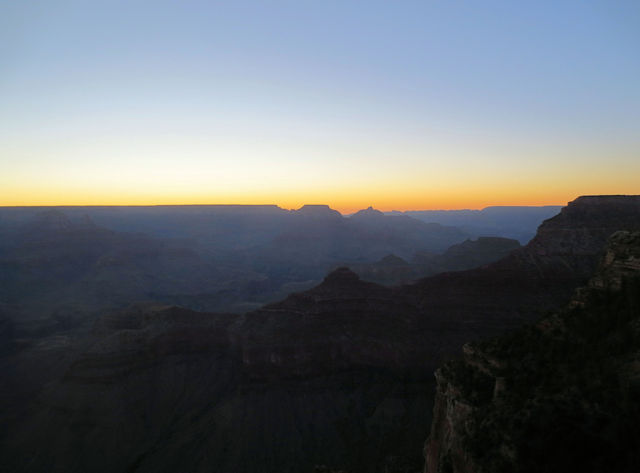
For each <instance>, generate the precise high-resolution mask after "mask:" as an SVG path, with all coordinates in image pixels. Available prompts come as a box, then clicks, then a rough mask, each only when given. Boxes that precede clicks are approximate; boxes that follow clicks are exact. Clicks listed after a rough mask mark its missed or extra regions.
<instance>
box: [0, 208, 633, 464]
mask: <svg viewBox="0 0 640 473" xmlns="http://www.w3.org/2000/svg"><path fill="white" fill-rule="evenodd" d="M591 207H595V208H596V210H594V209H592V208H591ZM598 209H602V211H600V210H598ZM572 222H573V223H572ZM625 227H635V228H640V199H637V198H625V197H612V198H604V199H598V198H581V199H577V200H576V201H574V202H573V203H571V204H570V205H569V207H568V208H567V209H565V210H564V211H563V213H562V214H561V215H560V216H558V217H556V218H554V219H550V220H548V221H546V222H545V223H544V224H543V225H542V226H541V229H540V230H541V233H540V235H539V238H537V239H536V240H534V242H532V243H531V244H530V245H529V246H527V247H525V248H523V249H522V250H517V251H516V252H515V253H512V254H511V255H510V256H508V257H507V258H505V259H504V260H502V261H500V262H498V263H495V264H493V265H490V266H488V267H485V268H482V269H478V270H472V271H465V272H461V273H448V274H444V275H440V276H436V277H433V278H427V279H424V280H421V281H419V282H418V283H416V284H414V285H411V286H401V287H396V288H386V287H382V286H378V285H376V284H373V283H368V282H364V281H361V280H360V279H359V278H358V277H357V275H355V274H354V273H352V272H351V271H350V270H348V269H344V268H343V269H339V270H337V271H335V272H333V273H331V274H330V275H329V276H327V278H326V279H325V280H324V281H323V282H322V284H320V285H319V286H317V287H315V288H314V289H312V290H310V291H307V292H303V293H298V294H293V295H291V296H289V297H288V298H287V299H285V300H283V301H282V302H279V303H277V304H271V305H268V306H265V307H264V308H262V309H260V310H258V311H255V312H250V313H248V314H245V315H242V316H239V315H225V314H211V313H198V312H194V311H190V310H186V309H180V308H176V307H157V306H155V307H153V306H151V307H149V306H144V307H143V306H141V307H134V308H131V309H129V310H127V311H124V312H119V313H117V314H113V315H109V316H105V317H103V318H102V319H101V320H100V321H99V322H98V323H97V324H96V326H95V327H94V329H93V331H92V333H91V334H89V336H87V337H84V338H79V339H78V340H74V339H65V340H58V339H53V338H52V339H46V340H43V341H42V343H41V344H40V345H39V346H38V347H37V350H36V348H32V349H29V350H28V351H27V350H26V351H23V352H22V353H17V354H16V353H14V354H12V355H11V358H9V359H7V358H0V362H1V363H2V366H0V367H1V368H3V369H2V370H0V378H1V379H0V381H1V383H0V385H1V386H2V387H3V388H2V390H0V396H2V399H1V400H2V403H1V404H0V405H1V406H2V412H0V415H2V418H3V419H4V422H3V423H2V424H1V425H0V469H2V468H4V469H5V470H6V471H25V472H26V471H28V472H39V471H51V472H63V471H64V472H84V471H94V472H152V471H153V472H174V471H189V472H200V471H217V472H230V473H242V472H307V471H308V472H311V471H314V469H315V470H317V471H330V470H335V471H338V470H344V471H349V472H378V471H379V472H382V471H385V472H389V473H391V472H397V473H399V472H411V471H418V470H419V469H420V468H421V467H422V463H423V459H422V454H421V451H422V445H423V443H424V439H425V438H426V436H427V434H428V426H429V423H430V413H431V411H432V409H431V407H430V406H431V405H432V401H433V393H434V387H435V386H434V382H433V376H432V373H433V370H434V369H435V368H436V367H437V366H438V365H439V364H440V363H441V361H442V360H443V358H444V357H446V356H449V355H451V354H452V353H455V352H456V351H457V350H459V348H460V347H461V346H462V345H463V344H464V342H466V341H468V340H470V339H473V338H475V337H478V336H480V335H491V334H496V333H498V332H500V331H502V330H504V329H505V328H507V327H512V326H514V325H516V324H519V323H521V322H522V321H523V320H531V319H532V318H533V317H535V316H536V315H537V314H539V311H540V310H543V309H545V308H554V307H558V306H559V305H561V304H564V303H566V302H567V300H568V299H569V296H570V294H571V291H572V290H573V289H574V288H575V287H576V286H577V285H578V284H579V283H582V282H583V281H584V280H585V279H586V278H587V277H588V276H589V275H590V274H589V271H590V269H591V268H593V267H595V264H596V262H597V260H598V259H599V258H600V256H601V251H602V248H603V247H604V243H605V241H606V238H607V237H608V236H609V234H610V233H612V232H613V231H615V230H618V229H620V228H625ZM27 354H28V356H27ZM16 366H18V367H20V368H16ZM5 368H11V369H5ZM26 373H28V374H29V375H28V376H26ZM37 380H43V381H41V383H40V385H38V382H37ZM15 393H23V394H22V395H19V396H18V395H16V394H15Z"/></svg>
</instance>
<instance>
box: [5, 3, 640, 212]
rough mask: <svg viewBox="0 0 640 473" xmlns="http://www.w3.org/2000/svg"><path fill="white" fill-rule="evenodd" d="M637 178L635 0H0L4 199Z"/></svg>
mask: <svg viewBox="0 0 640 473" xmlns="http://www.w3.org/2000/svg"><path fill="white" fill-rule="evenodd" d="M584 194H640V2H637V1H635V0H633V1H617V0H606V1H604V0H603V1H561V0H555V1H535V2H534V1H529V2H513V1H500V2H499V1H492V0H485V1H468V2H460V1H455V0H450V1H428V0H423V1H402V0H400V1H389V0H388V1H377V0H367V1H349V0H341V1H331V0H322V1H320V0H318V1H304V0H296V1H266V0H265V1H251V2H249V1H242V0H235V1H228V2H220V1H212V0H209V1H189V0H182V1H165V0H154V1H136V0H128V1H118V0H111V1H99V0H92V1H58V0H45V1H7V0H0V205H97V204H104V205H108V204H112V205H152V204H230V203H232V204H278V205H280V206H282V207H284V208H297V207H300V206H301V205H303V204H314V203H324V204H329V205H331V206H332V207H333V208H336V209H338V210H341V211H343V212H351V211H354V210H357V209H359V208H364V207H367V206H369V205H373V206H374V207H376V208H379V209H381V210H392V209H398V210H407V209H455V208H482V207H484V206H487V205H545V204H565V203H566V202H567V201H570V200H573V199H574V198H575V197H577V196H578V195H584Z"/></svg>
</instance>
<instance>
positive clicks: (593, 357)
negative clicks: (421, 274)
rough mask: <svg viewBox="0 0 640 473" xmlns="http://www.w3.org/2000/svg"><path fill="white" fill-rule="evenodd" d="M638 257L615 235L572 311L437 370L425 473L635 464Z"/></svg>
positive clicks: (632, 236) (471, 349) (637, 242)
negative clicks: (435, 392) (598, 267)
mask: <svg viewBox="0 0 640 473" xmlns="http://www.w3.org/2000/svg"><path fill="white" fill-rule="evenodd" d="M638 261H640V233H639V232H635V233H633V232H617V233H615V234H614V235H613V236H612V237H611V239H610V243H609V246H608V248H607V251H606V254H605V256H604V257H603V258H602V260H601V266H600V269H599V270H598V272H597V273H596V274H595V275H594V276H593V277H592V278H591V279H590V281H589V283H588V284H587V285H586V286H585V287H583V288H581V289H580V290H579V291H577V292H576V295H575V297H574V298H573V299H572V300H571V302H570V303H569V305H568V307H567V308H566V309H565V310H563V311H560V312H557V313H555V314H552V315H549V316H547V317H545V318H543V319H541V320H540V321H538V322H537V323H536V324H535V325H532V326H529V327H527V328H524V329H521V330H519V331H517V332H515V333H513V334H510V335H506V336H503V337H500V338H497V339H494V340H491V341H487V342H482V343H478V344H473V345H465V347H464V350H463V357H462V358H461V359H457V360H454V361H451V362H448V363H447V364H445V365H444V366H443V367H442V368H440V369H439V370H438V371H437V372H436V378H437V380H438V388H437V395H436V401H435V407H434V418H433V423H432V425H431V434H430V437H429V440H428V441H427V444H426V447H425V453H426V466H425V472H426V473H445V472H446V473H458V472H460V473H462V472H465V473H466V472H499V471H510V472H535V471H549V472H556V471H557V472H566V471H586V472H594V473H595V472H600V471H617V472H632V471H636V469H637V465H638V464H640V463H639V462H640V454H639V453H638V450H637V441H638V439H639V438H640V428H639V427H638V420H640V405H639V404H638V402H637V399H639V396H640V361H639V360H638V352H639V351H638V350H640V264H638Z"/></svg>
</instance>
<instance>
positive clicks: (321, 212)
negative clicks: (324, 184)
mask: <svg viewBox="0 0 640 473" xmlns="http://www.w3.org/2000/svg"><path fill="white" fill-rule="evenodd" d="M294 212H295V213H296V214H298V215H304V216H306V217H314V218H327V217H329V218H342V214H341V213H340V212H338V211H337V210H334V209H332V208H331V207H329V206H328V205H323V204H315V205H309V204H305V205H303V206H302V207H300V208H299V209H298V210H294Z"/></svg>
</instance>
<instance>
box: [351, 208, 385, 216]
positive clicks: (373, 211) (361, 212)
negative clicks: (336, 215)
mask: <svg viewBox="0 0 640 473" xmlns="http://www.w3.org/2000/svg"><path fill="white" fill-rule="evenodd" d="M351 217H356V218H362V217H366V218H371V217H375V218H379V217H384V214H383V213H382V212H380V211H379V210H377V209H374V208H373V207H371V206H369V207H367V208H366V209H363V210H359V211H358V212H356V213H354V214H353V215H352V216H351Z"/></svg>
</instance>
